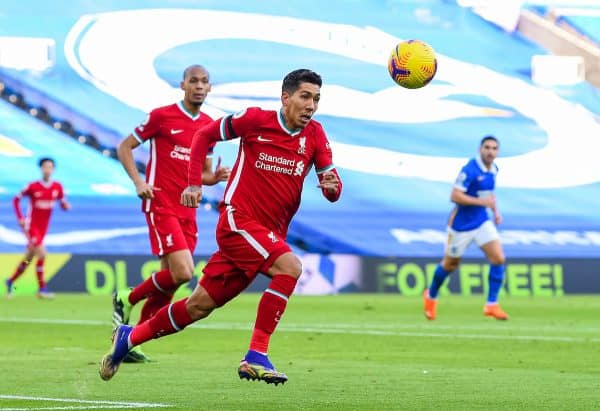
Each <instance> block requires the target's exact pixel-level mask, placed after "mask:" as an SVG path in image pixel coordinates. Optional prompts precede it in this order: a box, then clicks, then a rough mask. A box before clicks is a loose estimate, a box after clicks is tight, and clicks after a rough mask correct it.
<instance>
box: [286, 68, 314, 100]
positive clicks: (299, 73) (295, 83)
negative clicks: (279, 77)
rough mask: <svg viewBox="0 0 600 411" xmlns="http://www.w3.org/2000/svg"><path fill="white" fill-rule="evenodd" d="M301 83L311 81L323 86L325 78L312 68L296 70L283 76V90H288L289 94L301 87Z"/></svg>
mask: <svg viewBox="0 0 600 411" xmlns="http://www.w3.org/2000/svg"><path fill="white" fill-rule="evenodd" d="M300 83H311V84H316V85H317V86H319V87H321V86H322V85H323V80H322V79H321V76H320V75H318V74H317V73H315V72H314V71H312V70H309V69H298V70H294V71H292V72H290V73H288V74H287V75H286V76H285V77H284V78H283V83H282V84H281V92H288V93H289V94H294V92H295V91H296V90H298V88H299V87H300Z"/></svg>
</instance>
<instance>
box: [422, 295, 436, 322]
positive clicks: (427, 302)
mask: <svg viewBox="0 0 600 411" xmlns="http://www.w3.org/2000/svg"><path fill="white" fill-rule="evenodd" d="M423 313H424V314H425V317H426V318H427V319H428V320H435V317H436V315H437V300H435V299H433V298H429V290H428V289H425V291H424V292H423Z"/></svg>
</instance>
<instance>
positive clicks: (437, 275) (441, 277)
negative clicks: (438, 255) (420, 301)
mask: <svg viewBox="0 0 600 411" xmlns="http://www.w3.org/2000/svg"><path fill="white" fill-rule="evenodd" d="M449 274H450V273H449V272H448V271H446V270H444V268H443V267H442V265H441V264H438V266H437V267H436V268H435V272H434V273H433V279H432V280H431V285H430V286H429V298H437V295H438V291H439V290H440V287H441V286H442V284H444V281H445V280H446V277H448V275H449Z"/></svg>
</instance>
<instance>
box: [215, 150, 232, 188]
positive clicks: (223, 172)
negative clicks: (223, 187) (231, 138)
mask: <svg viewBox="0 0 600 411" xmlns="http://www.w3.org/2000/svg"><path fill="white" fill-rule="evenodd" d="M230 174H231V169H230V168H229V167H221V156H219V159H218V160H217V166H216V167H215V180H216V181H217V182H219V181H227V180H229V175H230Z"/></svg>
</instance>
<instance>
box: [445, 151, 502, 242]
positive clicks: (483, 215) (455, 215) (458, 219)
mask: <svg viewBox="0 0 600 411" xmlns="http://www.w3.org/2000/svg"><path fill="white" fill-rule="evenodd" d="M497 173H498V167H497V166H496V164H495V163H493V164H492V166H491V167H490V170H488V169H487V167H486V166H485V165H484V164H483V161H481V157H479V156H478V157H476V158H472V159H471V160H469V162H468V163H467V164H466V165H465V166H464V167H463V168H462V169H461V170H460V174H459V175H458V177H457V178H456V182H455V183H454V187H455V188H457V189H459V190H461V191H463V192H464V193H466V194H467V195H470V196H472V197H478V198H485V197H489V196H491V195H492V193H493V192H494V186H495V185H496V174H497ZM489 219H490V213H489V211H488V209H487V208H486V207H482V206H465V205H460V204H456V207H455V208H454V210H452V213H451V215H450V227H452V228H453V229H454V230H456V231H468V230H474V229H476V228H477V227H479V226H480V225H481V224H483V223H484V222H486V221H487V220H489Z"/></svg>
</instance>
